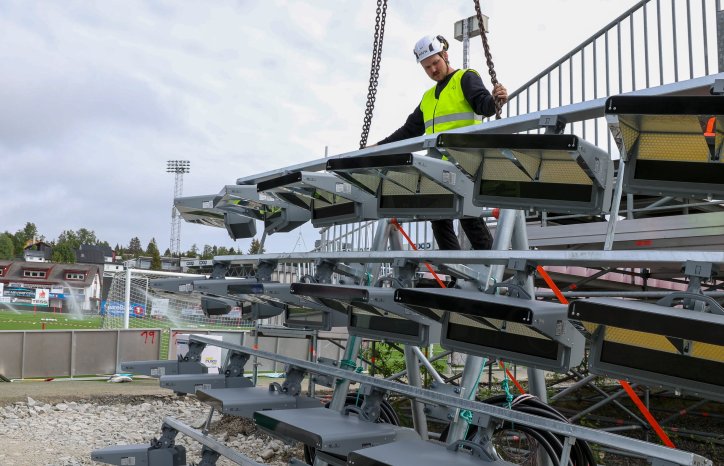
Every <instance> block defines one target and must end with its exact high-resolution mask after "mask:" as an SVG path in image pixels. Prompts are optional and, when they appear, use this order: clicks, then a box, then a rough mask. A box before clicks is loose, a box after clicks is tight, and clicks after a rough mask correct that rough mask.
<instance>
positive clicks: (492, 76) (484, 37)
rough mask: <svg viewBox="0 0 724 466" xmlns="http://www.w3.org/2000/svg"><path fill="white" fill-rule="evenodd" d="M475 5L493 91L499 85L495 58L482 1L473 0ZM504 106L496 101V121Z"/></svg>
mask: <svg viewBox="0 0 724 466" xmlns="http://www.w3.org/2000/svg"><path fill="white" fill-rule="evenodd" d="M473 2H474V3H475V14H476V15H477V17H478V25H479V26H480V38H481V39H482V40H483V50H485V62H486V63H487V65H488V73H489V74H490V82H491V83H493V89H495V86H496V85H498V84H499V83H498V77H497V76H496V74H495V64H494V63H493V56H492V55H491V54H490V46H489V45H488V36H487V35H486V34H485V27H484V26H483V13H482V12H481V11H480V0H473ZM502 107H503V105H502V104H501V103H500V101H499V100H498V99H497V98H496V99H495V119H496V120H500V112H501V109H502Z"/></svg>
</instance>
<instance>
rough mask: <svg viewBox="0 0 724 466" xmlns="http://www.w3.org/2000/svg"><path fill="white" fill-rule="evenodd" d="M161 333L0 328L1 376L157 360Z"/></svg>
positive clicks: (99, 370) (68, 372)
mask: <svg viewBox="0 0 724 466" xmlns="http://www.w3.org/2000/svg"><path fill="white" fill-rule="evenodd" d="M160 335H161V330H160V329H133V330H43V331H34V330H33V331H30V330H26V331H13V330H7V331H0V355H2V357H1V358H0V375H3V376H4V377H6V378H9V379H14V378H20V379H22V378H33V377H74V376H78V375H95V374H113V373H115V372H116V371H117V369H118V367H119V363H120V362H122V361H134V360H148V359H159V358H160V356H161V339H160V338H158V337H159V336H160Z"/></svg>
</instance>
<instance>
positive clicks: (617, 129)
mask: <svg viewBox="0 0 724 466" xmlns="http://www.w3.org/2000/svg"><path fill="white" fill-rule="evenodd" d="M605 111H606V119H607V121H608V126H609V129H610V131H611V133H612V134H613V137H614V140H615V141H616V143H617V145H618V147H619V150H620V151H621V154H622V158H623V160H624V161H625V162H626V170H625V171H624V179H623V189H624V191H625V192H627V193H631V194H648V195H655V196H679V197H699V198H701V197H703V198H706V197H713V198H715V199H724V96H626V95H618V96H613V97H609V98H608V100H607V101H606V107H605Z"/></svg>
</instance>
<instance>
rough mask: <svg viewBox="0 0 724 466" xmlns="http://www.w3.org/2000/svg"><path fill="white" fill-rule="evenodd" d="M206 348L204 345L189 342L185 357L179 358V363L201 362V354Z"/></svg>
mask: <svg viewBox="0 0 724 466" xmlns="http://www.w3.org/2000/svg"><path fill="white" fill-rule="evenodd" d="M205 348H206V343H201V342H198V341H194V340H189V350H188V351H187V352H186V354H185V355H183V356H179V358H178V359H179V361H184V362H201V353H203V351H204V349H205Z"/></svg>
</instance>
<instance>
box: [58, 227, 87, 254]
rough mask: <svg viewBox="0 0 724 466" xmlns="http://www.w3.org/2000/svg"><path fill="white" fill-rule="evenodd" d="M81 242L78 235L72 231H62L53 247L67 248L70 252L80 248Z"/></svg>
mask: <svg viewBox="0 0 724 466" xmlns="http://www.w3.org/2000/svg"><path fill="white" fill-rule="evenodd" d="M80 245H81V242H80V238H78V234H77V233H76V232H74V231H73V230H64V231H62V232H61V233H60V235H58V239H57V240H55V247H58V246H68V248H70V249H71V250H73V249H78V248H80Z"/></svg>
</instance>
